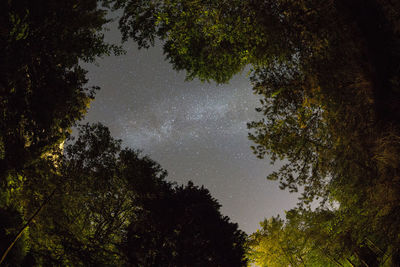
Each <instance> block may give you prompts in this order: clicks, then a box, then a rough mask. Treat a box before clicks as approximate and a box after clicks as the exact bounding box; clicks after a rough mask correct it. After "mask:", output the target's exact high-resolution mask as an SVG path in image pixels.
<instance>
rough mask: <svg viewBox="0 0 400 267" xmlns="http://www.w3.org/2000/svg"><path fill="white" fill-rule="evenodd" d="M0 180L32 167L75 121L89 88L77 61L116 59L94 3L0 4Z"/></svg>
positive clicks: (103, 19) (83, 108) (92, 0)
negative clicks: (104, 33) (107, 57)
mask: <svg viewBox="0 0 400 267" xmlns="http://www.w3.org/2000/svg"><path fill="white" fill-rule="evenodd" d="M0 17H1V19H0V25H1V26H0V47H1V52H0V53H1V58H2V60H1V62H0V75H1V76H0V95H1V99H0V110H1V114H2V115H1V119H0V175H1V180H2V183H3V186H4V183H5V178H6V177H7V174H8V173H9V172H12V171H19V170H20V169H22V168H24V167H26V166H28V165H29V164H32V162H34V161H35V160H36V159H37V158H39V157H40V156H41V155H43V153H45V152H46V151H48V150H49V149H50V148H51V147H52V146H54V145H56V146H57V145H59V144H60V143H61V142H63V140H64V139H65V138H66V136H67V135H68V130H69V128H70V127H72V126H73V125H74V123H75V122H76V121H77V120H79V119H81V118H82V117H83V115H84V113H85V112H86V110H87V108H88V107H89V103H90V101H91V99H93V97H94V92H95V89H96V88H90V87H88V86H87V85H86V83H87V78H86V71H85V70H84V69H83V68H82V67H81V66H80V65H79V62H80V61H89V62H90V61H93V60H94V59H95V58H96V57H98V56H102V55H108V54H110V53H113V52H115V53H119V52H121V51H120V49H119V48H118V47H117V46H115V45H109V44H106V43H105V42H104V40H103V33H102V32H101V30H102V28H103V25H104V24H105V23H106V22H107V21H108V19H107V18H106V11H105V9H104V8H101V5H100V3H98V1H96V0H83V1H67V0H65V1H45V0H44V1H25V0H16V1H2V2H1V4H0Z"/></svg>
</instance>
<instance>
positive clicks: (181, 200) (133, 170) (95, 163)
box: [0, 125, 246, 266]
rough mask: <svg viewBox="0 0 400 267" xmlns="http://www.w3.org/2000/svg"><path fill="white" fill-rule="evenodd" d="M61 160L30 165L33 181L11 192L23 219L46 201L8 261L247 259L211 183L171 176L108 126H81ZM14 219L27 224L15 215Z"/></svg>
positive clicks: (239, 262)
mask: <svg viewBox="0 0 400 267" xmlns="http://www.w3.org/2000/svg"><path fill="white" fill-rule="evenodd" d="M45 163H46V161H45V162H44V164H45ZM56 164H57V167H56V168H55V169H54V172H51V171H48V170H46V171H44V170H45V168H44V167H41V168H36V169H31V170H30V171H29V172H28V171H26V172H25V173H24V174H23V176H22V179H24V178H25V177H26V178H30V179H26V181H25V182H24V183H23V187H22V189H21V190H19V191H13V192H12V193H11V197H12V199H13V200H14V204H15V205H17V206H22V207H23V209H22V217H23V218H28V217H29V216H30V215H31V214H33V213H34V212H33V211H35V210H37V209H38V208H40V207H42V206H43V203H45V206H44V207H43V208H42V210H41V212H40V213H37V215H35V217H34V220H33V221H32V223H31V224H30V225H29V227H28V228H27V229H25V235H24V239H23V240H22V239H21V240H20V243H19V246H25V248H23V247H22V248H21V249H19V250H17V249H18V247H17V248H16V249H15V250H14V251H15V252H14V254H15V253H16V252H18V251H20V253H21V254H22V255H19V256H18V255H13V254H11V256H10V260H9V259H8V258H7V259H6V263H8V264H10V265H12V262H13V261H15V260H18V259H19V261H20V262H21V261H22V260H25V261H26V262H27V261H30V264H31V265H34V266H36V265H40V266H48V265H59V266H110V265H112V266H204V265H206V266H244V265H245V264H246V260H245V259H244V242H245V240H246V235H245V233H244V232H242V231H240V230H239V229H238V225H237V224H234V223H231V222H229V218H228V217H226V216H222V215H221V213H220V211H219V209H220V205H219V203H218V202H217V201H216V200H215V199H214V198H212V197H211V195H210V193H209V191H208V190H207V189H205V188H204V187H197V186H194V185H193V183H191V182H190V183H189V184H188V185H187V186H177V185H175V184H173V183H170V182H167V181H166V180H165V178H166V175H167V173H166V171H165V170H163V169H162V168H161V167H160V165H158V164H157V163H156V162H154V161H153V160H151V159H150V158H148V157H146V156H140V154H139V152H138V151H135V150H132V149H128V148H125V149H122V148H121V143H120V141H118V140H115V139H113V138H112V137H111V136H110V132H109V130H108V129H107V128H106V127H104V126H102V125H84V126H81V127H80V134H79V135H78V136H77V137H76V140H75V141H74V142H72V143H71V142H68V143H67V145H66V146H65V149H64V153H63V154H58V155H57V163H56ZM5 212H6V211H4V212H3V213H5ZM17 215H18V213H17ZM12 218H13V217H11V218H10V220H12ZM17 218H18V217H17ZM15 220H17V219H15ZM7 223H8V222H7V221H4V224H7ZM17 225H19V226H22V224H21V222H18V220H17ZM7 227H10V226H7ZM12 227H15V225H12ZM17 228H18V227H17ZM10 229H11V228H10ZM14 232H15V231H14ZM0 234H1V233H0ZM6 245H9V241H8V240H7V241H5V243H4V244H3V243H2V246H3V248H4V246H6ZM18 257H19V258H18Z"/></svg>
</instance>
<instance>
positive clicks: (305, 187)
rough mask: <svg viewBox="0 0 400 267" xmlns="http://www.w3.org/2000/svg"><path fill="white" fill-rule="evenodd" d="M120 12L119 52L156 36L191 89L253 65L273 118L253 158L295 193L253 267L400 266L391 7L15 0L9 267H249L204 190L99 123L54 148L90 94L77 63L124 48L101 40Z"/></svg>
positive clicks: (9, 6)
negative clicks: (169, 174)
mask: <svg viewBox="0 0 400 267" xmlns="http://www.w3.org/2000/svg"><path fill="white" fill-rule="evenodd" d="M110 7H111V8H112V9H115V10H122V16H121V18H120V21H119V27H120V30H121V32H122V34H123V39H124V40H125V41H127V40H128V39H132V40H133V41H135V42H137V43H138V45H139V47H140V48H147V47H149V46H151V45H153V44H154V42H155V40H156V39H157V38H158V39H161V40H162V42H163V44H164V47H163V49H164V53H165V55H166V57H167V59H169V61H170V62H171V64H172V65H173V67H174V68H175V69H176V70H185V71H186V73H187V78H188V79H193V78H199V79H200V80H203V81H210V80H214V81H216V82H217V83H223V82H227V81H229V79H230V78H231V77H232V76H233V75H235V74H236V73H238V72H240V71H242V70H243V69H244V67H245V66H247V65H251V67H252V72H251V78H250V79H251V81H252V84H253V89H254V93H255V94H258V95H260V97H261V100H260V107H259V108H258V109H257V111H258V112H260V113H261V114H262V115H263V118H262V119H261V120H259V121H255V122H251V123H249V124H248V127H249V129H250V134H249V138H250V139H251V140H252V141H253V142H254V143H255V144H254V146H253V147H252V149H253V151H254V153H255V154H256V155H257V156H258V157H259V158H265V157H267V158H269V159H270V160H271V161H272V162H276V161H277V160H279V161H283V163H284V164H283V165H282V167H281V168H280V169H279V170H278V171H276V172H273V173H271V174H270V175H269V176H268V178H269V179H272V180H278V181H279V182H280V186H281V188H282V189H288V190H289V191H291V192H298V191H300V192H301V195H302V196H301V198H300V199H299V205H298V207H297V208H295V209H293V210H292V211H289V212H288V213H287V217H286V219H285V220H283V219H280V218H277V217H274V218H272V219H270V220H266V221H265V222H264V223H263V224H262V229H261V230H260V231H259V232H257V233H255V234H254V235H252V237H251V238H250V241H249V246H250V250H249V256H248V257H249V259H250V260H252V261H255V262H258V263H260V264H265V265H285V264H286V265H292V266H295V265H307V266H308V265H311V266H320V265H326V266H327V265H330V264H335V265H339V266H342V265H345V264H350V265H356V266H378V265H384V264H389V263H390V264H392V265H393V266H396V264H399V263H400V250H399V247H400V234H399V233H400V219H399V218H400V213H399V211H400V208H399V203H400V186H399V181H400V178H399V168H400V167H399V166H400V141H399V140H400V125H399V122H400V109H399V107H400V105H399V103H400V89H399V86H400V75H399V71H400V16H399V14H400V4H399V3H398V2H396V1H389V0H355V1H347V0H331V1H317V0H246V1H241V0H232V1H228V0H193V1H185V0H150V1H147V0H102V1H97V0H79V1H66V0H62V1H46V0H41V1H26V0H16V1H2V2H1V3H0V14H1V16H0V47H1V48H2V49H1V52H0V55H1V58H2V60H1V61H0V96H1V98H0V110H1V119H0V179H1V180H0V217H1V218H3V219H2V220H1V228H0V237H1V244H0V248H1V249H3V250H4V249H6V248H7V247H10V246H9V244H10V243H12V242H13V240H14V241H15V242H14V243H12V244H13V245H14V247H15V249H14V250H12V251H11V252H10V254H9V257H8V258H7V264H9V265H16V264H25V265H29V264H30V265H32V264H39V265H54V264H56V265H71V264H75V265H107V264H109V263H110V262H112V263H113V264H114V265H126V264H128V265H129V264H130V265H132V266H136V265H139V266H160V265H165V266H177V265H178V266H197V265H198V266H204V265H208V266H209V265H212V264H211V263H209V261H212V262H213V264H215V265H216V266H236V265H238V266H240V265H243V264H245V260H243V259H242V255H243V240H244V234H243V233H242V232H241V231H239V230H238V229H237V225H235V224H232V223H230V222H229V221H228V220H227V218H226V217H223V216H222V215H221V214H220V213H219V204H218V203H217V202H216V200H215V199H213V198H212V197H211V196H210V195H209V192H208V191H207V190H206V189H204V188H199V187H196V186H194V185H193V184H188V185H187V186H180V187H179V186H175V185H173V184H171V183H169V182H166V181H165V177H166V172H165V171H164V170H162V168H161V167H160V166H159V165H158V164H156V163H155V162H153V161H152V160H151V159H149V158H147V157H141V156H140V155H139V153H138V152H137V151H134V150H131V149H121V145H120V142H119V141H116V140H114V139H113V138H111V136H110V134H109V132H108V130H107V129H106V128H104V127H102V126H99V125H97V126H84V127H82V128H81V131H82V135H80V136H79V137H78V139H77V140H76V142H75V143H73V144H71V145H69V146H68V147H67V148H66V149H65V150H64V152H63V149H62V147H59V145H60V144H62V143H63V142H64V141H65V139H66V137H67V136H68V135H69V134H68V133H69V130H70V128H71V127H72V126H73V125H75V123H76V121H77V120H79V119H81V118H82V117H83V115H84V113H85V112H86V110H87V108H88V105H89V103H90V100H91V99H93V97H94V91H95V89H96V88H88V86H87V85H86V83H87V78H86V71H85V70H84V69H83V68H82V67H80V65H79V62H81V61H87V62H91V61H93V60H94V59H95V58H96V57H98V56H102V55H108V54H110V53H113V52H114V53H117V54H118V53H120V52H121V50H120V49H119V48H118V47H117V46H114V45H109V44H106V43H105V42H104V40H103V34H102V33H101V30H102V28H103V25H104V24H105V23H106V22H108V19H107V17H106V14H107V11H106V9H107V8H110ZM317 201H319V203H317ZM171 207H174V208H171ZM39 211H40V212H39ZM169 214H173V215H174V216H173V217H170V216H169ZM199 214H207V216H201V217H199V216H198V215H199ZM205 217H207V218H208V219H207V220H205ZM160 222H162V223H160ZM24 223H25V224H24ZM23 225H25V226H23ZM18 226H21V227H22V226H23V227H22V228H20V229H22V230H19V227H18ZM216 226H219V229H218V230H217V228H216ZM28 228H29V229H28ZM222 229H223V230H222ZM24 232H29V235H28V234H25V235H22V233H24ZM21 235H22V237H21V238H20V236H21ZM14 236H16V238H14ZM193 239H195V240H196V242H193ZM132 248H135V250H132ZM210 248H212V250H210ZM25 252H28V253H27V254H26V255H24V253H25ZM221 254H225V256H224V257H221ZM188 255H191V256H190V257H188ZM226 255H229V257H228V256H226ZM279 261H281V262H279ZM283 261H285V262H284V263H283Z"/></svg>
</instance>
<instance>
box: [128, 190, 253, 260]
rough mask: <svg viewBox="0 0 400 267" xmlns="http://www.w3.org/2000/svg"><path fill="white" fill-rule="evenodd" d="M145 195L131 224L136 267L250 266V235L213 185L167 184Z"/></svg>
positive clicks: (130, 254)
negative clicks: (234, 219)
mask: <svg viewBox="0 0 400 267" xmlns="http://www.w3.org/2000/svg"><path fill="white" fill-rule="evenodd" d="M166 189H167V191H165V192H160V193H159V194H158V195H153V196H149V197H146V198H144V199H143V200H142V201H143V203H142V205H141V207H142V210H141V211H140V212H139V216H138V217H137V219H136V220H133V221H132V222H131V224H130V226H129V227H128V235H127V239H126V243H125V253H126V255H127V257H128V259H129V263H130V265H131V266H245V265H246V260H245V259H244V242H245V239H246V235H245V233H244V232H242V231H240V230H238V226H237V224H234V223H231V222H229V218H228V217H226V216H222V215H221V213H220V211H219V208H220V207H221V206H220V204H218V202H217V201H216V200H215V199H213V198H212V197H211V195H210V193H209V191H208V190H207V189H205V188H204V187H197V186H194V185H193V183H191V182H189V183H188V185H186V186H185V187H184V186H179V187H174V188H166Z"/></svg>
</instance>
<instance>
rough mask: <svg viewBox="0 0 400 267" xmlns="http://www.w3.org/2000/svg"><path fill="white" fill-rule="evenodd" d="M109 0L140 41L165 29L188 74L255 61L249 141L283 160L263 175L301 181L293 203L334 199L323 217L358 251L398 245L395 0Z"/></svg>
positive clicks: (163, 35) (292, 185) (208, 75)
mask: <svg viewBox="0 0 400 267" xmlns="http://www.w3.org/2000/svg"><path fill="white" fill-rule="evenodd" d="M115 7H116V8H124V15H123V16H122V18H121V20H120V29H121V31H122V33H123V34H124V37H125V39H129V38H132V39H133V40H134V41H136V42H138V44H139V46H141V47H147V46H149V45H151V44H153V43H154V39H155V38H160V39H161V40H163V41H164V53H165V54H166V57H167V58H168V59H169V60H170V62H171V63H172V64H173V66H174V67H175V68H176V69H177V70H186V71H187V77H188V78H195V77H198V78H200V79H201V80H215V81H217V82H226V81H228V80H229V79H230V78H231V77H232V76H233V75H234V74H235V73H237V72H239V71H240V70H242V69H243V68H244V66H246V65H247V64H250V65H251V66H252V69H253V71H252V74H251V81H252V83H253V85H254V92H255V93H256V94H259V95H260V96H261V106H260V107H259V108H258V109H257V110H258V111H259V112H260V113H261V114H263V115H264V117H263V118H262V119H261V120H260V121H255V122H252V123H249V128H250V135H249V137H250V139H251V140H252V141H254V143H255V145H254V146H253V150H254V152H255V154H256V155H257V156H258V157H260V158H264V157H268V158H270V159H271V160H272V162H275V161H276V160H284V162H286V163H287V164H283V166H282V167H281V168H280V170H279V171H277V172H274V173H272V174H271V175H269V179H273V180H278V181H279V182H280V185H281V188H282V189H289V190H290V191H294V192H297V191H301V193H302V197H301V199H300V202H299V205H300V206H299V209H309V205H310V204H311V203H313V202H315V201H316V200H318V199H319V200H320V201H321V202H320V207H319V208H320V209H321V210H325V211H326V212H329V211H331V209H332V207H334V208H333V210H335V212H333V213H332V214H333V216H332V217H330V218H331V219H330V220H332V222H334V221H335V220H343V223H342V224H341V225H342V227H343V228H342V229H338V230H337V231H348V234H349V235H350V236H349V237H348V238H347V237H346V238H347V240H348V241H346V242H341V244H342V248H343V249H347V250H348V251H351V252H354V251H355V248H360V247H362V246H363V242H364V241H363V240H365V238H368V239H369V240H371V242H372V243H373V244H375V245H376V246H377V247H380V249H381V250H383V251H390V250H392V248H396V247H399V242H400V240H399V239H398V233H399V225H400V222H399V221H398V219H397V218H399V214H398V210H399V205H398V203H399V198H398V197H399V196H400V192H399V191H398V190H399V184H398V170H399V166H400V161H399V158H400V157H399V155H400V150H399V141H398V140H399V137H400V130H399V129H400V127H399V121H400V111H399V108H398V107H399V103H400V93H399V79H400V75H399V69H400V68H399V66H400V65H399V64H400V63H399V62H400V58H399V55H400V53H399V49H400V45H399V44H400V35H399V25H400V17H399V10H400V6H399V4H398V3H397V2H396V3H394V2H393V1H386V0H367V1H361V0H360V1H344V0H334V1H313V0H311V1H308V0H307V1H306V0H305V1H297V0H296V1H294V0H293V1H291V0H289V1H280V0H278V1H277V0H271V1H269V0H262V1H258V0H254V1H212V0H210V1H206V0H205V1H180V0H174V1H129V0H121V1H117V2H116V5H115ZM311 213H312V212H311ZM350 227H351V228H352V229H351V230H350ZM321 231H322V230H321ZM321 235H323V234H322V232H321ZM349 240H350V241H349ZM354 253H355V252H354ZM398 253H399V252H398V251H392V256H393V258H397V257H398V256H397V255H398ZM358 258H359V260H362V257H361V256H360V257H358Z"/></svg>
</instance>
